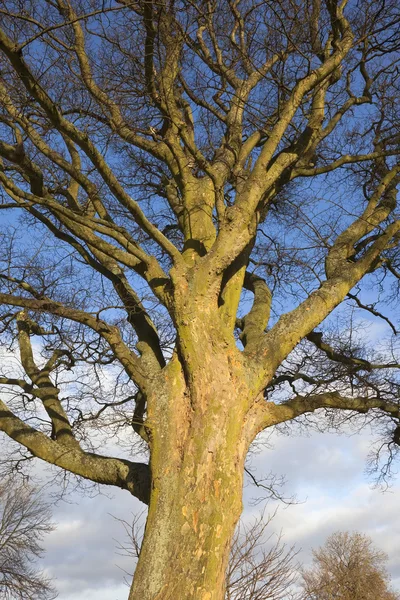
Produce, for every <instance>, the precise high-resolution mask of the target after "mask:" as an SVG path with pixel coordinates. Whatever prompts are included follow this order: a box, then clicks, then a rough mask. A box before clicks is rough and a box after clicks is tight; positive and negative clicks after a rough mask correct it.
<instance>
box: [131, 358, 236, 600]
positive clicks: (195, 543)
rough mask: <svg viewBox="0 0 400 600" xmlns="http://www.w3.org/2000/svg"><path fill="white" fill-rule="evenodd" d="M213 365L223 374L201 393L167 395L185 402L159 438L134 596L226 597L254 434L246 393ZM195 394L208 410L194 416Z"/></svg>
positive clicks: (216, 368) (213, 364)
mask: <svg viewBox="0 0 400 600" xmlns="http://www.w3.org/2000/svg"><path fill="white" fill-rule="evenodd" d="M209 367H210V370H211V369H214V372H215V374H217V376H216V377H214V381H213V383H212V384H211V385H209V386H208V387H202V388H201V390H198V392H199V393H198V394H197V395H195V397H193V396H190V395H189V394H188V393H187V389H186V390H185V391H184V394H183V395H182V394H179V391H180V390H179V386H177V385H176V384H175V385H173V386H172V390H171V392H172V394H173V395H171V396H170V398H168V399H166V400H167V402H168V401H169V402H171V403H173V404H174V405H175V407H177V405H178V406H179V404H181V408H180V410H177V411H176V413H177V418H175V419H174V420H172V423H171V420H170V421H169V423H168V425H167V426H166V428H165V429H164V431H163V433H160V434H158V435H157V438H156V439H154V440H153V443H154V450H153V456H152V461H151V469H152V477H153V483H152V490H151V497H150V506H149V515H148V519H147V524H146V530H145V535H144V541H143V546H142V550H141V554H140V559H139V563H138V566H137V569H136V572H135V578H134V583H133V587H132V590H131V594H130V596H129V598H130V599H134V598H143V599H145V600H150V599H151V600H154V599H155V598H160V599H161V598H163V599H165V600H167V599H168V600H169V599H171V600H172V599H175V598H185V599H188V600H189V599H195V598H196V599H202V600H211V599H212V600H222V599H223V598H224V591H225V569H226V565H227V560H228V555H229V549H230V542H231V538H232V535H233V532H234V529H235V525H236V523H237V520H238V519H239V516H240V513H241V510H242V477H243V475H242V474H243V467H244V460H245V456H246V452H247V447H248V440H246V439H245V437H244V432H243V420H244V419H243V413H244V411H240V410H238V406H240V404H241V405H242V406H244V405H245V402H244V401H243V400H244V399H243V398H241V399H240V401H239V402H238V398H237V392H236V391H235V390H234V386H233V385H232V381H231V382H226V381H222V380H221V377H218V373H220V371H221V364H220V363H219V361H218V360H216V361H215V362H211V363H210V365H209ZM176 388H178V389H176ZM229 388H230V390H229ZM174 390H175V391H176V392H177V393H176V394H174ZM181 391H182V390H181ZM193 400H194V401H195V402H201V403H202V404H203V406H204V411H202V412H201V413H200V412H198V413H197V414H194V413H193V412H192V410H191V405H192V402H193ZM233 407H236V408H235V409H234V408H233Z"/></svg>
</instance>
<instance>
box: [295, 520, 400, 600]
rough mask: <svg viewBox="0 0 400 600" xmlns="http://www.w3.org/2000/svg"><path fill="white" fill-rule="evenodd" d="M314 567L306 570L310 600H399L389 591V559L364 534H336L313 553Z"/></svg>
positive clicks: (304, 579) (305, 582) (307, 595)
mask: <svg viewBox="0 0 400 600" xmlns="http://www.w3.org/2000/svg"><path fill="white" fill-rule="evenodd" d="M313 556H314V559H313V563H314V564H313V566H312V567H311V568H310V569H309V570H305V571H304V572H303V574H302V576H303V588H304V592H305V598H306V599H307V600H333V599H334V598H337V600H398V599H399V598H400V595H399V594H398V593H396V592H393V591H391V590H390V589H389V585H390V577H389V575H388V573H387V571H386V562H387V559H388V557H387V555H386V554H385V553H384V552H382V551H381V550H378V549H377V548H376V547H375V546H374V544H373V542H372V540H371V538H369V537H368V536H366V535H363V534H361V533H357V532H354V533H349V532H347V531H346V532H340V531H339V532H336V533H333V534H332V535H331V536H329V538H328V539H327V541H326V543H325V544H324V546H322V547H321V548H319V549H318V550H314V551H313Z"/></svg>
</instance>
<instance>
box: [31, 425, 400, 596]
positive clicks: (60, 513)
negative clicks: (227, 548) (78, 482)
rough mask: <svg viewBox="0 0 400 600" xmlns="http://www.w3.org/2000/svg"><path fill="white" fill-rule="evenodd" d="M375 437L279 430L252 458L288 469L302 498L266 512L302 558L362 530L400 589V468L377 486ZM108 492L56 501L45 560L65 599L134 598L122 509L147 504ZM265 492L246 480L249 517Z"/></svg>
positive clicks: (263, 468) (290, 485) (279, 470)
mask: <svg viewBox="0 0 400 600" xmlns="http://www.w3.org/2000/svg"><path fill="white" fill-rule="evenodd" d="M373 439H374V438H373V436H371V435H370V434H369V433H368V432H365V433H363V434H360V435H353V436H345V435H336V434H335V435H334V434H327V433H324V434H321V433H316V432H314V433H311V434H310V435H309V436H308V437H305V436H299V435H293V436H292V437H287V436H282V435H280V436H273V438H272V445H273V447H271V448H268V449H265V450H262V451H261V452H259V453H257V454H256V455H254V456H253V459H252V464H253V466H254V467H255V468H256V469H257V473H258V474H259V476H261V475H262V474H267V473H269V472H270V471H271V470H272V471H273V472H275V473H276V474H277V475H285V478H286V486H285V492H286V494H287V495H293V494H294V495H296V497H297V503H296V504H292V505H289V506H285V505H284V504H282V503H274V502H269V503H268V504H267V506H266V512H267V513H268V512H271V513H272V512H273V511H274V510H275V508H276V507H278V511H277V515H276V516H275V517H274V519H273V521H272V523H271V526H270V529H269V533H270V534H273V535H274V534H276V535H278V534H279V533H282V534H283V539H284V541H285V542H286V543H287V544H288V546H291V545H295V546H296V548H297V549H298V550H299V555H298V559H299V560H300V561H301V562H302V563H304V564H308V563H309V562H310V551H311V548H315V547H318V546H320V545H321V544H323V543H324V541H325V539H326V538H327V536H328V535H329V534H331V533H333V532H334V531H338V530H340V531H345V530H349V531H359V532H362V533H364V534H367V535H368V536H370V537H371V538H372V539H373V541H374V542H375V544H376V545H377V546H378V547H379V548H381V549H382V550H384V551H386V552H387V554H388V555H389V563H388V567H389V570H390V573H391V576H392V583H393V586H394V587H396V588H397V589H398V590H399V591H400V511H399V510H398V507H399V501H400V476H399V477H398V478H397V481H396V479H395V480H394V482H393V485H392V487H391V489H389V490H387V491H386V492H385V493H383V492H382V491H381V490H379V489H374V488H373V485H372V484H373V480H372V479H371V477H370V476H367V475H366V473H365V466H366V459H367V455H368V452H369V449H370V447H371V443H372V441H373ZM270 441H271V440H270ZM104 492H105V493H107V495H98V496H96V497H94V498H91V497H87V496H86V497H85V496H77V495H74V494H72V495H70V496H69V498H68V503H67V502H64V501H62V502H59V503H57V504H56V505H55V506H54V513H53V516H54V520H55V521H56V522H57V528H56V529H55V531H54V532H53V533H51V534H50V535H49V536H48V537H47V538H46V540H45V546H46V555H45V558H44V560H43V561H41V565H42V566H43V567H44V568H45V570H46V573H47V574H48V575H50V576H51V577H52V578H54V582H55V585H56V587H57V589H58V591H59V600H92V599H93V600H94V599H96V600H126V599H127V598H128V587H127V585H125V584H124V577H125V573H124V570H125V571H129V570H131V569H132V561H131V559H127V558H125V557H122V556H120V555H119V554H118V552H117V543H118V542H124V540H125V539H126V537H125V532H124V529H123V527H122V525H121V524H120V523H119V522H118V521H117V520H116V519H115V518H114V517H117V518H119V519H125V520H127V521H130V520H131V519H132V515H133V514H134V513H137V512H140V511H142V510H143V505H142V504H140V503H139V502H138V501H136V500H135V499H134V498H132V497H131V496H130V494H129V493H128V492H124V491H122V490H114V489H112V490H110V489H106V490H104ZM258 495H259V494H258V491H257V490H256V488H255V487H254V486H253V485H246V487H245V489H244V507H245V511H244V518H245V519H248V518H249V517H251V516H252V515H259V514H260V512H261V511H262V510H263V507H264V504H262V503H261V504H258V505H256V506H254V505H253V504H252V502H251V499H252V498H255V497H257V496H258Z"/></svg>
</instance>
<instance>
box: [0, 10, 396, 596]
mask: <svg viewBox="0 0 400 600" xmlns="http://www.w3.org/2000/svg"><path fill="white" fill-rule="evenodd" d="M0 13H1V16H2V26H1V31H0V52H1V65H0V69H1V71H0V73H1V82H0V107H1V108H0V132H1V135H0V139H1V141H0V157H1V159H2V163H1V168H0V184H1V189H2V209H3V215H4V218H3V223H4V230H3V233H2V246H1V247H2V258H1V260H2V270H3V273H2V275H1V279H0V283H1V291H0V302H1V303H2V307H3V309H2V324H3V325H2V333H3V336H4V343H5V344H6V345H5V346H4V354H5V355H6V358H7V360H5V362H4V366H3V367H2V373H1V376H0V384H1V385H2V386H3V394H2V400H1V401H0V429H1V430H2V431H3V432H5V433H6V434H7V435H8V436H9V437H11V438H12V439H13V440H15V441H16V442H17V443H19V444H20V446H21V448H22V453H23V456H19V457H18V458H17V459H16V460H20V459H25V458H26V456H29V455H34V456H37V457H39V458H41V459H43V460H45V461H47V462H48V463H51V464H54V465H56V466H58V467H60V468H61V469H64V470H65V471H67V472H70V473H73V474H75V475H76V476H79V477H81V478H86V479H87V480H89V481H92V482H97V483H102V484H108V485H115V486H119V487H122V488H124V489H127V490H128V491H129V492H130V493H132V494H133V495H134V496H136V497H137V498H139V499H140V500H142V501H143V502H145V503H149V512H148V519H147V525H146V530H145V535H144V541H143V544H142V548H141V552H140V559H139V562H138V566H137V569H136V572H135V578H134V582H133V586H132V590H131V594H130V598H131V599H132V598H142V599H143V600H148V599H152V600H154V599H155V598H158V599H161V598H163V599H169V598H177V597H181V598H185V599H189V598H196V599H201V600H221V599H222V598H223V597H224V594H225V570H226V566H227V563H228V556H229V548H230V543H231V539H232V536H233V533H234V530H235V526H236V523H237V521H238V519H239V516H240V513H241V509H242V479H243V471H244V462H245V457H246V454H247V450H248V448H249V445H250V444H251V442H252V441H253V440H254V438H255V437H256V436H257V434H258V433H259V432H261V431H263V430H265V429H268V428H271V427H275V426H281V427H282V426H283V425H284V424H285V423H286V424H287V423H289V422H291V421H293V420H296V419H299V418H301V417H303V422H307V420H309V419H310V418H311V417H310V415H311V416H312V414H313V413H314V412H315V411H318V410H319V409H322V410H321V411H320V413H318V415H317V419H318V426H320V427H321V426H323V424H322V421H320V419H322V417H323V416H326V417H327V419H325V420H323V423H324V424H327V425H337V424H339V423H340V422H341V421H342V420H343V419H344V418H345V419H346V420H348V419H349V418H353V417H354V415H356V414H361V415H364V416H365V419H366V420H367V421H368V420H370V421H371V422H373V423H374V424H375V425H376V427H377V429H378V431H379V434H380V435H381V436H385V438H384V441H385V442H386V447H388V448H389V451H390V460H392V458H394V455H395V452H396V448H397V447H398V443H399V441H400V435H399V431H400V425H399V393H398V392H399V381H398V377H397V373H398V368H399V361H398V352H397V347H396V341H393V340H390V343H389V344H388V345H387V346H386V347H385V348H383V347H382V348H379V347H377V345H376V344H375V345H374V346H373V347H367V346H365V345H363V343H362V340H361V339H360V336H358V335H356V333H355V326H357V323H358V322H357V318H356V319H355V318H354V311H352V312H351V313H350V316H351V320H350V323H349V324H348V326H344V323H343V319H342V320H341V326H340V328H339V330H336V329H335V326H334V320H333V319H332V318H331V319H330V320H328V321H327V317H328V316H329V315H330V313H331V312H332V311H333V310H334V309H335V308H336V307H337V306H338V305H340V304H341V303H344V304H345V305H350V306H352V307H354V310H360V311H367V313H368V314H371V313H372V315H373V316H374V318H375V317H376V318H382V319H383V323H384V324H385V325H386V326H387V327H388V329H389V328H390V330H391V331H392V333H393V336H394V337H395V336H396V335H397V331H398V325H397V322H396V321H393V320H390V313H387V312H386V310H387V306H388V303H389V302H395V300H396V298H397V290H398V283H399V272H400V265H399V251H398V242H399V237H400V220H399V212H398V207H397V186H398V183H399V177H400V165H399V162H398V152H399V133H400V132H399V123H400V120H399V118H398V117H399V114H398V111H399V106H400V102H399V68H398V50H399V47H400V40H399V37H400V31H399V27H398V24H399V21H400V15H399V7H398V2H397V1H396V0H379V1H378V2H377V1H376V0H374V1H372V0H360V1H356V0H354V1H353V0H352V1H348V2H346V0H341V1H340V2H339V1H337V0H313V1H312V2H311V1H310V0H295V1H294V0H279V1H278V2H276V1H274V2H270V1H269V0H261V1H260V2H255V1H251V0H242V1H239V0H227V1H225V0H224V1H220V0H210V1H206V2H204V1H203V0H201V1H200V0H199V1H197V0H190V1H187V2H179V1H176V0H175V1H174V0H157V1H153V0H141V1H140V0H139V1H137V2H136V1H131V0H120V1H119V2H115V1H113V0H106V1H105V2H102V3H101V5H99V4H98V3H97V2H94V1H93V0H39V1H38V0H34V1H33V0H28V1H27V2H23V3H22V2H20V1H19V0H6V1H5V2H4V1H3V2H2V3H1V7H0ZM362 280H363V281H364V282H365V284H364V286H363V287H362V288H361V287H360V282H361V281H362ZM372 284H375V295H374V296H373V297H372V295H371V291H369V290H368V286H371V285H372ZM16 352H18V354H19V360H17V358H16V354H15V353H16ZM343 410H346V411H350V412H348V413H346V415H345V416H343V412H342V411H343ZM359 424H360V423H359ZM107 436H108V437H107ZM118 436H119V437H118ZM107 439H108V440H109V441H110V444H109V446H108V447H107V445H106V444H107ZM138 439H140V440H141V444H142V445H141V446H140V447H139V450H140V452H141V454H136V459H135V458H134V457H132V453H133V454H134V450H135V449H136V450H137V443H136V440H138ZM123 444H124V445H123ZM117 445H118V446H119V448H116V446H117ZM107 448H108V450H107ZM127 449H128V450H129V453H127V452H126V450H127ZM143 451H144V454H143ZM107 452H108V453H109V454H112V455H113V456H106V454H107ZM389 462H390V461H389ZM384 475H385V473H384Z"/></svg>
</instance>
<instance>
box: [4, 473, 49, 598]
mask: <svg viewBox="0 0 400 600" xmlns="http://www.w3.org/2000/svg"><path fill="white" fill-rule="evenodd" d="M52 530H53V525H52V523H51V510H50V506H49V504H48V503H47V502H45V501H44V500H43V499H41V497H40V493H39V491H38V490H35V489H34V488H32V487H30V486H28V485H26V484H22V485H21V484H16V483H15V482H13V481H11V480H10V481H4V482H3V483H2V484H1V485H0V597H1V598H3V599H4V600H18V599H20V600H27V598H29V600H36V599H37V600H47V599H51V598H55V597H56V596H57V594H56V593H55V590H54V588H53V587H52V585H51V583H50V581H49V579H48V578H47V577H46V576H45V575H44V574H43V573H42V572H41V571H39V570H38V569H37V567H36V564H35V561H36V559H38V558H40V557H41V556H42V554H43V547H42V540H43V537H44V536H45V535H46V534H47V533H49V532H50V531H52Z"/></svg>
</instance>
